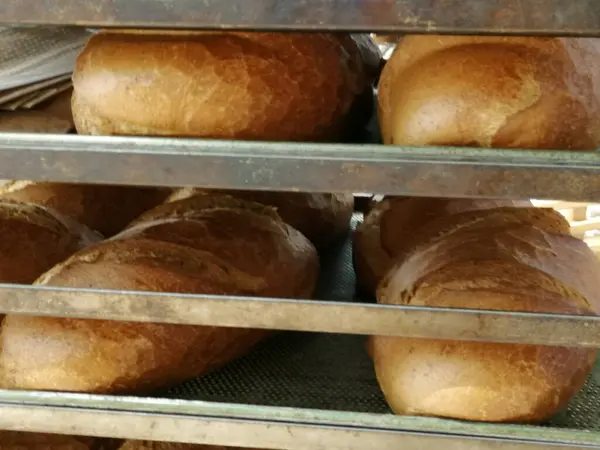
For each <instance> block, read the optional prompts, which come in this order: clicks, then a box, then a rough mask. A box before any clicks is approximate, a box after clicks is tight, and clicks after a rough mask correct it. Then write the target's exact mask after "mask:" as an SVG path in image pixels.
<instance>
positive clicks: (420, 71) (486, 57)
mask: <svg viewBox="0 0 600 450" xmlns="http://www.w3.org/2000/svg"><path fill="white" fill-rule="evenodd" d="M599 86H600V41H599V40H598V39H577V38H541V37H506V36H495V37H492V36H487V37H482V36H406V37H403V38H402V40H401V41H400V42H399V43H398V46H397V47H396V50H395V52H394V54H393V56H392V57H391V58H390V60H389V61H388V63H387V64H386V66H385V68H384V70H383V73H382V75H381V79H380V83H379V120H380V126H381V132H382V137H383V141H384V143H386V144H397V145H416V146H419V145H461V146H473V147H501V148H527V149H558V150H560V149H569V150H593V149H596V148H597V147H598V144H600V88H599Z"/></svg>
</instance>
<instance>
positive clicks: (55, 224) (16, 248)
mask: <svg viewBox="0 0 600 450" xmlns="http://www.w3.org/2000/svg"><path fill="white" fill-rule="evenodd" d="M99 240H100V236H99V235H97V234H96V233H93V232H92V231H91V230H89V229H87V228H85V227H83V226H82V225H79V224H78V223H75V222H73V221H71V220H69V219H68V218H66V217H63V216H61V215H60V214H58V213H54V212H52V211H50V210H48V209H46V208H43V207H41V206H37V205H32V204H25V203H18V202H14V201H9V200H4V199H0V256H1V257H0V282H1V283H17V284H29V283H33V282H34V281H35V280H36V278H37V277H39V276H40V275H41V274H43V273H44V272H45V271H47V270H48V269H50V268H51V267H52V266H54V265H55V264H57V263H59V262H61V261H63V260H64V259H66V258H67V257H69V256H71V255H72V254H73V253H75V252H76V251H78V250H80V249H82V248H84V247H86V246H88V245H90V244H92V243H94V242H97V241H99Z"/></svg>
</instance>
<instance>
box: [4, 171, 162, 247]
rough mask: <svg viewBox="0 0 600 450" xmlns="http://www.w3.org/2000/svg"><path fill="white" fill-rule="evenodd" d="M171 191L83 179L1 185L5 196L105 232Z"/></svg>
mask: <svg viewBox="0 0 600 450" xmlns="http://www.w3.org/2000/svg"><path fill="white" fill-rule="evenodd" d="M170 193H171V190H170V189H160V188H144V187H132V186H107V185H94V184H80V183H77V184H75V183H48V182H35V181H10V182H5V183H4V184H2V185H0V196H1V197H2V198H7V199H12V200H17V201H20V202H26V203H35V204H37V205H42V206H45V207H47V208H51V209H53V210H55V211H58V212H59V213H61V214H64V215H65V216H69V217H71V218H73V219H74V220H76V221H77V222H79V223H82V224H84V225H87V226H88V227H90V228H91V229H93V230H97V231H99V232H100V233H102V234H103V235H104V236H112V235H114V234H116V233H118V232H119V231H121V230H122V229H123V228H125V226H126V225H127V224H128V223H129V222H131V221H132V220H133V219H134V218H136V217H137V216H139V215H140V214H141V213H143V212H145V211H147V210H149V209H151V208H153V207H154V206H156V205H158V204H160V203H162V202H163V201H164V200H165V199H166V198H167V197H168V196H169V194H170Z"/></svg>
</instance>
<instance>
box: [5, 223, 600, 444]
mask: <svg viewBox="0 0 600 450" xmlns="http://www.w3.org/2000/svg"><path fill="white" fill-rule="evenodd" d="M360 220H361V216H360V214H355V216H354V218H353V227H354V226H355V225H356V224H357V223H358V222H359V221H360ZM322 262H323V264H322V266H323V272H322V276H321V278H320V281H319V288H318V291H319V296H322V297H326V298H328V299H330V300H333V301H335V300H345V301H347V300H348V299H349V298H356V295H355V275H354V271H353V267H352V249H351V242H350V239H349V238H346V239H345V241H343V242H340V243H339V244H338V245H336V246H335V247H334V248H333V249H332V251H330V252H328V253H327V254H325V255H323V257H322ZM367 300H368V299H367ZM356 301H358V299H357V300H356ZM362 301H364V299H363V300H362ZM0 429H17V430H27V431H38V432H53V433H65V434H67V433H71V434H82V435H93V436H102V437H115V438H132V439H155V440H172V441H180V442H192V443H209V444H219V445H238V446H248V447H256V448H272V449H281V450H302V449H307V448H310V449H311V450H320V449H323V450H324V449H333V450H371V449H372V450H376V449H381V448H400V446H401V448H402V449H403V450H437V449H439V448H444V449H445V450H455V449H456V450H480V449H485V450H488V449H489V450H504V449H506V450H517V449H518V450H520V449H523V450H525V449H530V448H548V446H549V445H550V444H552V445H553V446H554V445H557V447H553V448H555V449H575V448H600V363H599V364H598V365H597V366H596V368H595V370H594V373H593V374H592V375H591V376H590V378H589V380H588V381H587V383H586V385H585V387H584V388H583V389H582V390H581V391H580V393H579V394H578V395H577V396H576V397H575V398H574V399H573V400H572V402H571V403H570V404H569V406H568V408H567V409H566V410H565V411H562V412H561V413H559V414H557V415H556V416H555V417H554V418H553V419H552V420H551V421H549V422H548V423H546V424H543V425H540V426H518V425H505V424H480V423H477V424H476V423H469V422H464V421H454V420H443V419H435V418H419V417H401V416H396V415H394V414H392V413H391V411H390V409H389V408H388V406H387V404H386V402H385V400H384V398H383V395H382V393H381V391H380V389H379V386H378V384H377V381H376V378H375V374H374V371H373V366H372V363H371V360H370V358H369V357H368V354H367V351H366V346H365V337H364V336H359V335H345V334H324V333H299V332H282V333H279V334H277V335H276V336H274V337H273V338H271V339H269V340H267V341H265V342H263V343H262V344H260V345H259V346H257V347H256V348H255V349H254V351H252V352H251V353H250V354H248V355H247V356H246V357H243V358H241V359H239V360H237V361H235V362H233V363H231V364H229V365H227V366H226V367H224V368H222V369H221V370H218V371H215V372H212V373H209V374H207V375H205V376H203V377H199V378H197V379H194V380H191V381H189V382H187V383H185V384H182V385H180V386H178V387H175V388H173V389H170V390H166V391H162V392H156V393H155V395H154V396H151V397H132V396H103V395H87V394H69V393H54V392H52V393H49V392H32V391H0Z"/></svg>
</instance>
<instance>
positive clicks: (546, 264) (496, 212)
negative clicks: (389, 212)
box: [371, 208, 600, 422]
mask: <svg viewBox="0 0 600 450" xmlns="http://www.w3.org/2000/svg"><path fill="white" fill-rule="evenodd" d="M434 229H437V234H438V236H437V238H435V239H429V240H428V241H427V240H425V241H423V242H424V243H423V244H421V245H418V244H417V245H415V248H414V249H413V250H412V252H410V254H409V255H407V256H406V257H405V258H404V259H403V260H401V261H398V262H397V263H396V264H394V266H393V267H392V268H391V269H390V271H389V272H388V273H387V275H386V277H385V278H384V280H382V282H381V283H380V285H379V289H378V291H377V300H378V302H379V303H382V304H386V305H411V306H435V307H444V308H468V309H486V310H498V311H518V312H538V313H539V312H543V313H559V314H594V313H595V310H596V308H597V307H598V306H600V294H598V292H597V289H594V284H595V280H597V279H598V275H599V274H600V265H599V262H598V260H597V259H596V257H595V256H594V254H593V252H592V251H591V250H590V249H589V248H588V247H587V245H586V244H585V243H583V242H581V241H579V240H577V239H575V238H573V237H571V236H569V227H568V223H567V222H566V221H565V220H564V219H563V218H562V217H561V216H560V215H559V214H558V213H557V212H555V211H553V210H539V209H535V208H500V209H492V210H485V211H469V212H465V213H459V214H456V215H453V216H448V217H447V218H446V219H445V220H440V221H437V222H433V223H431V226H430V229H429V231H428V233H427V235H429V236H431V235H432V233H434ZM422 236H424V234H423V235H422ZM418 239H419V236H418V235H417V236H415V240H418ZM371 354H372V357H373V359H374V362H375V369H376V373H377V378H378V381H379V383H380V386H381V388H382V391H383V392H384V394H385V397H386V399H387V401H388V403H389V404H390V406H391V407H392V409H393V410H394V411H395V412H396V413H398V414H410V415H427V416H442V417H449V418H455V419H465V420H475V421H495V422H540V421H544V420H546V419H548V418H549V417H551V416H552V415H553V414H555V413H556V412H558V411H559V410H560V409H561V408H563V407H564V406H565V405H566V404H567V402H568V401H569V400H570V399H571V398H572V396H573V395H574V394H575V393H576V392H577V391H578V390H579V389H580V388H581V387H582V386H583V383H584V382H585V379H586V378H587V376H588V375H589V373H590V371H591V369H592V367H593V365H594V362H595V360H596V350H595V349H588V348H564V347H550V346H535V345H517V344H502V343H488V342H468V341H447V340H436V339H412V338H396V337H384V336H374V337H372V340H371Z"/></svg>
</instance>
